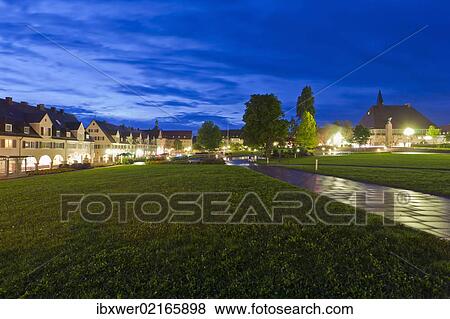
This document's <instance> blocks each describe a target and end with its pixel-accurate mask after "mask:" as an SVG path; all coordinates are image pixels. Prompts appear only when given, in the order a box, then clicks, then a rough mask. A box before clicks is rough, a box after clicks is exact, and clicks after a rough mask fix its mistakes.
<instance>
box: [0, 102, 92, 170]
mask: <svg viewBox="0 0 450 319" xmlns="http://www.w3.org/2000/svg"><path fill="white" fill-rule="evenodd" d="M93 148H94V143H93V141H92V139H91V138H90V137H89V135H88V134H87V133H86V130H85V128H84V126H83V123H81V122H80V121H78V119H77V118H76V117H75V116H74V115H73V114H69V113H66V112H64V110H62V109H61V110H57V109H56V108H54V107H51V108H46V107H45V106H44V105H43V104H38V105H37V106H31V105H29V104H28V103H26V102H20V103H18V102H14V101H13V99H12V98H11V97H6V98H5V99H0V175H9V174H13V173H22V172H25V171H30V170H35V169H45V168H52V167H56V166H58V165H61V164H73V163H83V162H88V163H90V162H91V161H92V155H93Z"/></svg>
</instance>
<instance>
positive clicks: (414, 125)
mask: <svg viewBox="0 0 450 319" xmlns="http://www.w3.org/2000/svg"><path fill="white" fill-rule="evenodd" d="M359 124H361V125H363V126H365V127H367V128H369V129H370V133H371V136H370V139H369V144H370V145H385V146H388V147H391V146H400V147H403V146H411V145H412V144H421V143H441V142H442V139H443V137H442V136H438V137H431V136H428V135H427V130H428V128H429V127H430V126H431V125H433V126H435V124H433V122H431V121H430V120H429V119H428V118H426V117H425V116H424V115H423V114H422V113H420V112H419V111H417V110H416V109H415V108H413V107H412V106H411V105H410V104H403V105H385V104H384V102H383V97H382V95H381V91H380V92H379V93H378V99H377V104H376V105H373V106H372V107H371V108H370V109H369V110H368V111H367V113H366V114H365V115H364V116H363V118H362V119H361V121H360V123H359Z"/></svg>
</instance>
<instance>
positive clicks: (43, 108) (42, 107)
mask: <svg viewBox="0 0 450 319" xmlns="http://www.w3.org/2000/svg"><path fill="white" fill-rule="evenodd" d="M36 108H37V109H38V110H39V111H44V110H45V105H44V104H38V105H36Z"/></svg>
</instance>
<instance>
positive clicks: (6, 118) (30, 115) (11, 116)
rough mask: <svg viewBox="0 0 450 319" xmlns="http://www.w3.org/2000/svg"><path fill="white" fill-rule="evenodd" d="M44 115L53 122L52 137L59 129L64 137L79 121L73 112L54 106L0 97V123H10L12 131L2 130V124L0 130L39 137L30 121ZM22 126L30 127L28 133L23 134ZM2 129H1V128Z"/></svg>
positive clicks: (41, 117) (36, 120)
mask: <svg viewBox="0 0 450 319" xmlns="http://www.w3.org/2000/svg"><path fill="white" fill-rule="evenodd" d="M45 115H48V116H49V118H50V120H51V121H52V124H53V128H54V129H53V137H56V131H60V133H61V136H62V137H63V138H66V135H65V134H66V132H70V130H71V129H72V127H77V129H78V127H79V126H80V125H81V122H79V121H78V119H77V118H76V117H75V115H73V114H69V113H65V112H64V111H63V110H56V108H46V107H44V106H43V105H39V106H38V107H34V106H31V105H29V104H28V103H26V102H20V103H17V102H14V101H12V99H11V98H7V99H0V123H1V124H6V123H8V124H12V125H13V132H3V131H4V125H0V132H2V134H3V133H5V134H8V133H13V134H14V135H23V136H35V137H40V135H39V134H38V132H35V131H34V130H33V128H31V126H30V124H31V123H39V122H40V121H41V120H42V119H43V118H44V116H45ZM24 127H30V134H25V132H24ZM2 129H3V130H2ZM71 138H72V137H71Z"/></svg>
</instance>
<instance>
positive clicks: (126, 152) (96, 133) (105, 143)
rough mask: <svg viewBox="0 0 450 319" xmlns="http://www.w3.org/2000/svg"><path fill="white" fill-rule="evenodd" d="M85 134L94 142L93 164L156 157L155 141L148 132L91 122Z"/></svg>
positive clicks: (95, 121) (102, 122)
mask: <svg viewBox="0 0 450 319" xmlns="http://www.w3.org/2000/svg"><path fill="white" fill-rule="evenodd" d="M87 132H88V134H89V135H90V136H91V137H92V139H93V141H94V164H107V163H114V162H118V161H120V160H121V159H122V158H124V157H134V158H144V157H148V156H151V155H156V140H155V138H154V136H151V135H150V134H149V133H148V132H145V131H141V130H138V129H134V128H130V127H126V126H124V125H114V124H111V123H108V122H105V121H97V120H93V121H91V123H90V124H89V125H88V127H87Z"/></svg>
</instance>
